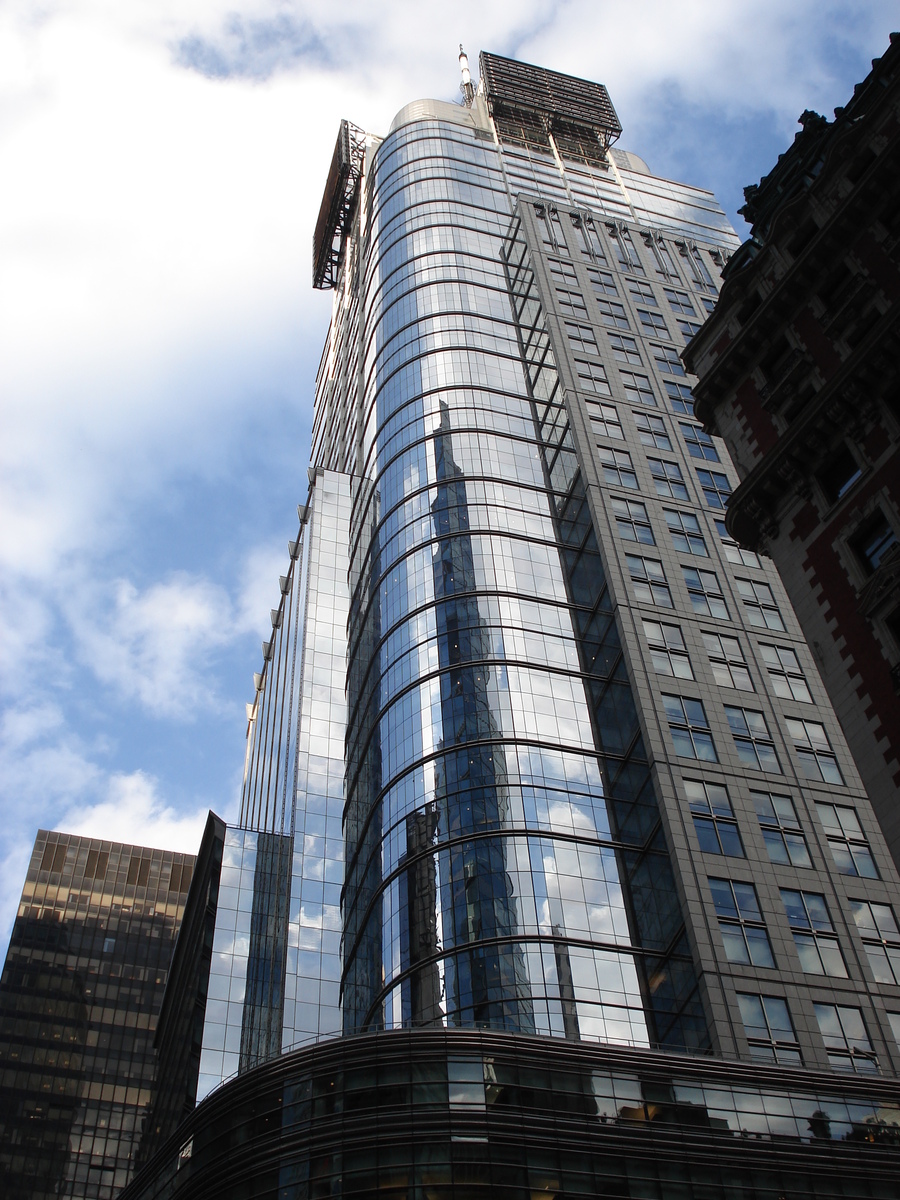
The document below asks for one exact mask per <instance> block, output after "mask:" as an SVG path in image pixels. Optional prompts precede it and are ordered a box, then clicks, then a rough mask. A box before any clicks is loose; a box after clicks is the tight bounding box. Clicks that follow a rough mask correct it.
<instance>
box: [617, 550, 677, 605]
mask: <svg viewBox="0 0 900 1200" xmlns="http://www.w3.org/2000/svg"><path fill="white" fill-rule="evenodd" d="M625 562H626V563H627V565H628V573H629V575H630V576H631V582H632V584H633V586H634V594H635V598H636V599H637V600H638V601H639V602H640V603H642V604H656V605H658V606H659V607H660V608H672V607H673V604H672V593H671V592H670V591H669V585H668V583H667V582H666V576H665V572H664V571H663V567H662V563H661V562H659V561H658V559H655V558H642V557H639V556H638V555H637V554H626V555H625Z"/></svg>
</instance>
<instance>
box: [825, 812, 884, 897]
mask: <svg viewBox="0 0 900 1200" xmlns="http://www.w3.org/2000/svg"><path fill="white" fill-rule="evenodd" d="M816 812H817V813H818V814H819V820H820V821H821V822H822V825H823V826H824V828H825V835H826V837H827V838H828V848H829V849H830V851H831V855H832V858H833V859H834V862H835V865H836V866H837V869H838V870H839V871H840V873H841V874H842V875H859V876H861V877H862V878H863V879H877V878H878V871H877V870H876V868H875V860H874V858H873V857H872V851H871V849H870V848H869V843H868V841H867V839H866V835H865V833H863V829H862V826H861V825H860V822H859V815H858V814H857V812H856V809H855V808H850V807H849V805H846V804H824V803H821V802H819V801H817V802H816Z"/></svg>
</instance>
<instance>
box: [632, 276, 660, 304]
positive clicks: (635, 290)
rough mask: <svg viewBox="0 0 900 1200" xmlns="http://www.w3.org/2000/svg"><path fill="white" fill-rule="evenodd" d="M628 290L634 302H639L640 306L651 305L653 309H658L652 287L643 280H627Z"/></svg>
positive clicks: (657, 302)
mask: <svg viewBox="0 0 900 1200" xmlns="http://www.w3.org/2000/svg"><path fill="white" fill-rule="evenodd" d="M626 283H627V284H628V290H629V292H630V293H631V295H632V296H633V297H634V298H635V300H639V301H640V302H641V303H642V304H652V305H653V307H654V308H659V301H658V300H657V299H656V293H655V292H654V291H653V285H652V284H650V283H647V281H646V280H644V279H628V280H626Z"/></svg>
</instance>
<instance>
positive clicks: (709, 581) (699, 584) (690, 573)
mask: <svg viewBox="0 0 900 1200" xmlns="http://www.w3.org/2000/svg"><path fill="white" fill-rule="evenodd" d="M681 573H682V575H683V576H684V585H685V587H686V588H687V592H688V597H689V599H690V602H691V607H692V608H693V610H694V612H695V613H698V614H699V615H700V616H704V617H716V618H717V619H719V620H723V621H727V620H728V607H727V605H726V604H725V597H724V596H723V595H722V588H721V587H720V585H719V579H718V576H717V575H716V573H715V572H714V571H701V570H698V568H697V567H682V568H681Z"/></svg>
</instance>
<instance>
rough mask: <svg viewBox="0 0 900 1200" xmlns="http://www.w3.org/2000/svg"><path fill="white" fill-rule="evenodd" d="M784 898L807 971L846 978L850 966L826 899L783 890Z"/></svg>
mask: <svg viewBox="0 0 900 1200" xmlns="http://www.w3.org/2000/svg"><path fill="white" fill-rule="evenodd" d="M781 899H782V900H783V901H784V908H785V912H786V913H787V917H788V923H789V924H790V927H791V932H792V933H793V935H794V944H795V945H796V947H797V954H798V955H799V957H800V966H801V967H802V968H803V970H804V971H805V972H806V973H807V974H808V975H831V976H833V977H835V978H838V979H846V978H847V966H846V964H845V962H844V956H843V954H842V953H841V948H840V946H839V944H838V939H837V932H836V931H835V928H834V925H833V924H832V921H831V915H830V914H829V912H828V905H827V904H826V903H825V897H824V896H822V895H820V894H819V893H818V892H800V891H797V890H795V889H794V888H782V889H781Z"/></svg>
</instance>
